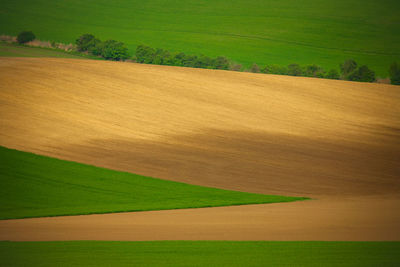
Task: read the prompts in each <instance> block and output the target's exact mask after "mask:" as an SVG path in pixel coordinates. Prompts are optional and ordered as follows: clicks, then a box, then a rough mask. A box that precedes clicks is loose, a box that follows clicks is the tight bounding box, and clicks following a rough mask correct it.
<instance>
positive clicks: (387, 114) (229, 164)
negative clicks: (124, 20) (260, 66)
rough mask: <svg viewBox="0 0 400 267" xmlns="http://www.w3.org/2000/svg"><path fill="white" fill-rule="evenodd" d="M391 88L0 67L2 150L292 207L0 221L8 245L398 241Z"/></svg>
mask: <svg viewBox="0 0 400 267" xmlns="http://www.w3.org/2000/svg"><path fill="white" fill-rule="evenodd" d="M399 102H400V90H399V87H398V86H392V85H386V84H376V83H375V84H371V83H357V82H345V81H333V80H325V79H314V78H302V77H289V76H278V75H263V74H252V73H237V72H229V71H215V70H201V69H191V68H180V67H167V66H153V65H141V64H133V63H117V62H100V61H90V60H73V59H35V58H1V59H0V145H3V146H6V147H9V148H15V149H19V150H24V151H30V152H34V153H39V154H43V155H47V156H52V157H57V158H61V159H67V160H73V161H78V162H82V163H88V164H92V165H96V166H101V167H107V168H112V169H116V170H123V171H129V172H133V173H139V174H143V175H147V176H153V177H158V178H162V179H168V180H174V181H182V182H187V183H192V184H198V185H205V186H213V187H220V188H225V189H232V190H241V191H248V192H257V193H266V194H281V195H299V196H309V197H312V198H314V199H316V200H312V201H304V202H297V203H284V204H270V205H255V206H239V207H225V208H207V209H194V210H177V211H158V212H140V213H129V214H128V213H124V214H108V215H91V216H77V217H58V218H38V219H27V220H9V221H1V222H0V239H10V240H64V239H74V240H76V239H92V240H93V239H96V240H97V239H99V240H156V239H224V240H254V239H256V240H400V229H399V228H400V216H399V214H400V212H399V210H400V209H399V208H400V179H399V178H400V164H399V161H400V105H398V103H399Z"/></svg>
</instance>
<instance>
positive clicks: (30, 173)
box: [0, 147, 305, 219]
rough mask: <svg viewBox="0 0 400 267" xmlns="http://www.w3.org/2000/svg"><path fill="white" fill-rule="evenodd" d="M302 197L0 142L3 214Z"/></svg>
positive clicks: (35, 214)
mask: <svg viewBox="0 0 400 267" xmlns="http://www.w3.org/2000/svg"><path fill="white" fill-rule="evenodd" d="M302 199H305V198H301V197H285V196H272V195H263V194H253V193H245V192H238V191H229V190H222V189H217V188H208V187H202V186H196V185H190V184H184V183H179V182H172V181H166V180H161V179H156V178H151V177H144V176H140V175H136V174H132V173H126V172H119V171H114V170H108V169H104V168H98V167H94V166H89V165H85V164H80V163H75V162H70V161H64V160H59V159H55V158H49V157H45V156H40V155H35V154H32V153H27V152H22V151H17V150H12V149H8V148H4V147H0V203H1V205H0V219H11V218H26V217H43V216H59V215H78V214H91V213H109V212H123V211H145V210H166V209H184V208H200V207H216V206H228V205H243V204H258V203H275V202H288V201H295V200H302Z"/></svg>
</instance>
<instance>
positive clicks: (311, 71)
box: [304, 64, 325, 78]
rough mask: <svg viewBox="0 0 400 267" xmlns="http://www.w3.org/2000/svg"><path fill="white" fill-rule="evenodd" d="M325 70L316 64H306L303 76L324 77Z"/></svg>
mask: <svg viewBox="0 0 400 267" xmlns="http://www.w3.org/2000/svg"><path fill="white" fill-rule="evenodd" d="M324 74H325V71H324V70H323V69H322V68H321V67H320V66H318V65H315V64H313V65H308V66H307V67H306V68H305V71H304V76H307V77H318V78H322V77H324Z"/></svg>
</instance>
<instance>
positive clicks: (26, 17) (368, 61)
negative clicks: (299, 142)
mask: <svg viewBox="0 0 400 267" xmlns="http://www.w3.org/2000/svg"><path fill="white" fill-rule="evenodd" d="M399 10H400V1H397V0H386V1H376V0H337V1H329V2H327V1H324V0H304V1H297V0H282V1H271V0H266V1H258V0H250V1H249V0H236V1H230V0H201V1H198V0H178V1H161V0H148V1H127V0H118V1H106V0H97V1H92V0H85V1H81V0H53V1H50V0H38V1H28V0H3V1H2V4H1V12H0V34H8V35H13V36H15V35H17V34H18V33H19V32H21V31H23V30H27V29H29V30H32V31H33V32H34V33H35V34H36V36H37V38H39V39H41V40H54V41H56V42H62V43H74V42H75V40H76V38H77V36H80V35H81V34H83V33H86V32H87V33H93V34H94V35H95V36H97V37H98V38H100V39H101V40H108V39H114V40H118V41H121V42H123V43H125V44H126V45H127V47H128V48H129V51H130V54H131V55H132V54H133V52H134V51H135V49H136V47H137V46H138V45H140V44H144V45H148V46H151V47H160V48H163V49H165V50H169V51H182V52H184V53H185V54H187V55H192V54H193V55H201V54H204V55H207V56H209V57H211V58H215V57H218V56H225V57H227V58H229V59H231V60H233V61H234V62H237V63H238V64H242V65H243V67H244V68H246V69H248V68H250V66H251V65H252V64H253V63H256V64H257V65H258V66H265V65H266V64H276V65H277V66H288V65H289V64H292V63H297V64H299V65H301V66H306V65H313V64H318V65H319V66H321V67H322V68H323V69H325V70H327V71H329V70H331V69H336V68H337V67H338V65H339V64H340V63H342V62H344V61H345V60H346V59H349V58H353V59H354V60H356V61H357V62H358V63H359V65H360V66H362V65H367V66H369V67H370V68H371V69H373V70H374V71H376V75H377V76H378V77H388V75H389V73H388V67H389V66H390V64H391V63H392V62H393V61H400V52H399V47H400V27H399V26H398V25H400V16H399Z"/></svg>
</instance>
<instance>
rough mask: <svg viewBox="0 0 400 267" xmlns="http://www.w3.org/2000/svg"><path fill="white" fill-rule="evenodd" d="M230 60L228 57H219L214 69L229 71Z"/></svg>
mask: <svg viewBox="0 0 400 267" xmlns="http://www.w3.org/2000/svg"><path fill="white" fill-rule="evenodd" d="M229 65H230V64H229V60H228V59H227V58H226V57H217V58H216V59H215V65H214V67H215V68H216V69H219V70H228V69H229Z"/></svg>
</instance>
